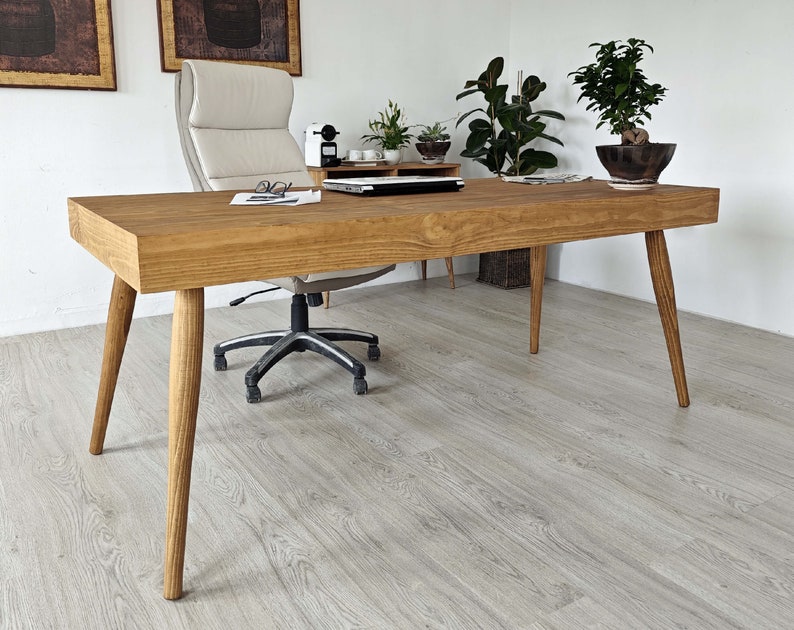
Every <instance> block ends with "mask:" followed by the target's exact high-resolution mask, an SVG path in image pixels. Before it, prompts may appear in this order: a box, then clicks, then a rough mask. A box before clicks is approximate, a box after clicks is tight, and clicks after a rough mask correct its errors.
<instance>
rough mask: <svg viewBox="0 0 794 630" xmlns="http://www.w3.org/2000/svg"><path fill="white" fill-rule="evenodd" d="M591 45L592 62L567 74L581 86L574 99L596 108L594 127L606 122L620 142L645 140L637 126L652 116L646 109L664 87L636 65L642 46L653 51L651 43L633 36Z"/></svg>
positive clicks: (644, 133)
mask: <svg viewBox="0 0 794 630" xmlns="http://www.w3.org/2000/svg"><path fill="white" fill-rule="evenodd" d="M594 46H597V47H598V50H597V51H596V60H595V62H593V63H591V64H589V65H586V66H582V67H581V68H579V69H578V70H575V71H574V72H571V73H569V74H568V76H571V75H573V84H574V85H579V86H580V87H581V90H582V93H581V94H580V95H579V98H578V99H577V102H579V101H581V100H582V99H583V98H585V99H587V100H589V101H590V104H589V105H588V106H587V109H588V111H590V110H595V111H596V112H598V124H597V125H596V129H598V128H599V127H601V126H602V125H608V126H609V128H610V131H611V132H612V133H614V134H616V135H619V136H620V137H621V144H623V145H629V144H632V145H635V144H645V143H647V142H648V140H649V137H648V132H647V131H645V129H639V128H638V127H639V125H644V124H645V120H644V119H648V120H650V119H651V114H650V112H649V111H648V110H649V109H650V107H651V106H653V105H658V104H659V102H660V101H661V100H662V99H663V98H664V94H665V92H666V91H667V88H664V87H662V86H661V85H659V84H658V83H654V84H651V83H649V82H648V80H647V79H646V78H645V75H644V74H643V72H642V70H640V68H639V63H640V62H641V61H642V59H643V54H644V52H645V50H648V51H650V52H653V47H652V46H651V45H650V44H647V43H645V41H644V40H642V39H636V38H634V37H632V38H629V39H628V40H626V42H625V43H621V42H620V40H618V41H612V42H608V43H606V44H599V43H594V44H590V48H593V47H594Z"/></svg>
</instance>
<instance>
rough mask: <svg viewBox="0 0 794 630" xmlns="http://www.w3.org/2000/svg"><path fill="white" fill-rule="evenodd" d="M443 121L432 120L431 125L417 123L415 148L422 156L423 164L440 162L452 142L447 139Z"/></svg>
mask: <svg viewBox="0 0 794 630" xmlns="http://www.w3.org/2000/svg"><path fill="white" fill-rule="evenodd" d="M443 125H444V122H434V123H433V124H432V125H418V127H419V128H420V131H419V133H418V134H417V135H416V139H417V141H418V142H417V143H416V144H415V146H416V150H417V151H419V155H421V156H422V162H424V163H425V164H441V162H443V161H444V158H445V157H446V155H447V151H449V147H450V145H451V144H452V143H451V142H450V141H449V134H448V133H447V128H446V127H444V126H443Z"/></svg>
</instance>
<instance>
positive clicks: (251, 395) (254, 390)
mask: <svg viewBox="0 0 794 630" xmlns="http://www.w3.org/2000/svg"><path fill="white" fill-rule="evenodd" d="M365 387H366V384H365ZM245 399H246V400H247V401H248V402H250V403H258V402H259V401H260V400H262V392H261V391H260V389H259V387H257V386H256V385H249V386H248V387H246V388H245Z"/></svg>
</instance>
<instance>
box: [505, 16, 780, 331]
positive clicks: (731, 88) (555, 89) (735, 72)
mask: <svg viewBox="0 0 794 630" xmlns="http://www.w3.org/2000/svg"><path fill="white" fill-rule="evenodd" d="M511 6H512V15H511V30H510V43H511V49H510V61H511V70H512V71H513V72H515V71H516V70H517V69H519V68H523V69H524V70H525V72H527V71H531V72H532V73H534V74H537V75H538V76H540V77H541V78H542V79H543V80H545V81H547V82H548V83H549V89H548V90H547V92H546V94H550V95H551V98H550V101H551V102H552V103H553V109H557V110H559V111H562V112H564V113H565V114H566V115H567V118H568V120H567V121H566V123H565V124H564V126H563V127H562V130H561V133H560V137H561V139H562V140H563V141H564V142H565V144H566V147H565V150H564V151H563V152H560V153H559V154H558V155H560V157H563V162H562V166H563V167H564V170H571V171H573V172H583V173H587V174H592V175H594V176H596V177H604V178H605V177H607V174H606V172H605V171H604V169H603V167H602V166H601V165H600V164H599V162H598V160H597V158H596V156H595V152H594V150H593V148H592V147H593V146H594V145H596V144H611V143H613V142H615V140H614V137H612V136H610V135H609V132H608V131H605V130H604V129H603V128H602V129H601V130H599V131H598V132H596V131H595V123H596V119H595V117H594V116H593V115H592V114H591V113H590V112H587V111H585V106H586V103H585V101H582V102H581V103H579V104H578V105H577V104H576V99H577V98H578V96H579V92H578V90H577V89H575V88H574V87H573V86H572V85H571V84H570V79H567V78H566V75H567V74H568V73H569V72H571V71H572V70H575V69H576V68H578V67H579V66H581V65H583V64H586V63H590V61H592V60H593V59H594V49H590V48H588V46H589V44H590V43H592V42H606V41H610V40H612V39H623V40H625V39H626V38H628V37H639V38H642V39H645V40H646V41H647V42H649V43H650V44H652V45H653V47H654V49H655V53H654V54H653V55H651V56H650V57H647V63H645V64H644V65H643V68H644V70H645V73H646V76H648V78H649V79H651V81H652V82H659V83H661V84H662V85H664V86H665V87H667V88H668V89H669V91H668V93H667V96H666V98H665V100H664V101H663V102H662V103H661V104H660V105H659V106H658V107H657V108H656V110H655V111H654V112H653V120H651V121H649V122H648V124H647V126H646V128H647V129H648V130H649V131H650V133H651V140H656V141H659V142H676V143H677V144H678V147H677V149H676V154H675V157H674V158H673V161H672V162H671V164H670V166H668V167H667V169H666V170H665V171H664V173H662V177H661V181H662V182H663V183H669V184H685V185H697V186H715V187H718V188H720V189H721V199H720V218H719V223H717V224H716V225H711V226H702V227H697V228H689V229H682V230H673V231H670V232H668V233H667V244H668V249H669V251H670V257H671V262H672V266H673V275H674V277H675V283H676V296H677V301H678V306H679V308H680V309H683V310H688V311H694V312H698V313H705V314H708V315H711V316H714V317H718V318H721V319H727V320H731V321H735V322H741V323H744V324H748V325H750V326H754V327H758V328H763V329H767V330H772V331H777V332H782V333H784V334H787V335H794V282H792V279H791V278H792V273H794V212H792V210H793V209H794V208H792V206H793V205H794V177H793V176H792V173H794V148H793V147H792V141H794V117H793V116H792V105H791V104H792V101H794V83H793V82H792V78H793V77H794V75H793V74H792V70H791V63H792V59H794V38H793V37H792V25H794V4H792V3H790V2H787V1H786V0H759V1H758V2H755V3H753V4H752V5H748V4H746V3H741V2H738V1H737V0H667V1H666V2H657V1H655V0H611V1H610V2H608V3H605V2H598V3H595V2H594V3H585V2H579V1H577V0H560V1H557V2H553V3H548V4H545V5H543V10H542V12H539V11H538V10H537V6H535V5H534V3H526V2H518V1H516V2H513V3H512V5H511ZM574 15H575V16H576V19H573V17H572V16H574ZM539 18H540V19H542V22H543V25H544V26H543V27H540V26H539V25H538V23H537V21H538V19H539ZM619 240H621V241H622V242H623V244H622V245H621V246H616V244H615V239H602V240H598V241H592V242H583V243H572V244H566V245H563V246H559V247H558V248H557V252H555V254H556V255H555V257H554V258H555V264H554V265H553V268H551V267H550V275H552V276H554V277H558V278H559V279H561V280H564V281H566V282H572V283H574V284H581V285H585V286H590V287H595V288H598V289H602V290H606V291H611V292H615V293H620V294H625V295H630V296H634V297H640V298H644V299H652V298H653V292H652V289H651V286H650V281H649V279H648V270H647V262H646V254H645V246H644V240H643V238H642V236H641V235H636V236H629V237H621V238H620V239H619Z"/></svg>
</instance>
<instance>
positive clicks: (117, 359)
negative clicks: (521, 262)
mask: <svg viewBox="0 0 794 630" xmlns="http://www.w3.org/2000/svg"><path fill="white" fill-rule="evenodd" d="M137 295H138V293H137V291H135V289H133V288H132V287H131V286H130V285H128V284H127V283H126V282H124V280H122V279H121V278H119V277H118V276H116V277H115V278H114V279H113V289H112V290H111V292H110V306H109V307H108V321H107V327H106V328H105V349H104V351H103V353H102V372H101V374H100V376H99V392H98V393H97V400H96V408H95V410H94V426H93V429H92V430H91V444H90V445H89V447H88V450H89V451H90V452H91V453H93V454H94V455H99V454H100V453H101V452H102V448H103V447H104V444H105V433H106V432H107V428H108V420H109V419H110V407H111V405H112V404H113V394H114V393H115V391H116V382H117V381H118V378H119V369H120V368H121V359H122V357H123V356H124V347H125V346H126V345H127V335H128V334H129V332H130V322H132V311H133V310H134V309H135V298H136V296H137Z"/></svg>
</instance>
